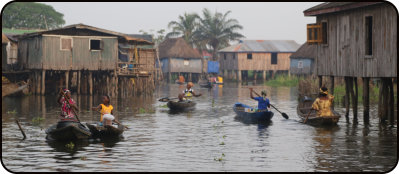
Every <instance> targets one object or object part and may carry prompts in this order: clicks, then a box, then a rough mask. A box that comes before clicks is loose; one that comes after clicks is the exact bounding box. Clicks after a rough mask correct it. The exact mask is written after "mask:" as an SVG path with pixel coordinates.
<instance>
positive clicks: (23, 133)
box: [15, 120, 26, 140]
mask: <svg viewBox="0 0 399 174" xmlns="http://www.w3.org/2000/svg"><path fill="white" fill-rule="evenodd" d="M15 122H16V123H17V125H18V127H19V130H20V131H21V133H22V135H23V136H24V138H23V140H24V139H25V138H26V134H25V132H24V130H23V129H22V127H21V125H20V124H19V121H18V120H15Z"/></svg>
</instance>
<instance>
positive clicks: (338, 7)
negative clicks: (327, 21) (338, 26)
mask: <svg viewBox="0 0 399 174" xmlns="http://www.w3.org/2000/svg"><path fill="white" fill-rule="evenodd" d="M380 3H384V2H382V1H381V2H325V3H321V4H319V5H316V6H314V7H311V8H309V9H307V10H305V11H303V13H304V14H305V16H317V15H321V14H326V13H333V12H339V11H343V10H349V9H354V8H359V7H365V6H369V5H374V4H380Z"/></svg>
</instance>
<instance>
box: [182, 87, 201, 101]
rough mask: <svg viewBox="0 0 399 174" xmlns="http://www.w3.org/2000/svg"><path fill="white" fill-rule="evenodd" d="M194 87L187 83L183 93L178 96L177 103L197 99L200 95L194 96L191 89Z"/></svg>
mask: <svg viewBox="0 0 399 174" xmlns="http://www.w3.org/2000/svg"><path fill="white" fill-rule="evenodd" d="M193 86H194V84H193V83H192V82H188V83H187V88H186V89H185V90H184V91H183V93H181V94H179V101H183V100H191V99H192V97H193V96H194V97H199V96H201V95H202V94H198V95H197V94H195V92H194V90H193V89H192V87H193Z"/></svg>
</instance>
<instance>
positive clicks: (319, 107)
mask: <svg viewBox="0 0 399 174" xmlns="http://www.w3.org/2000/svg"><path fill="white" fill-rule="evenodd" d="M333 100H334V96H332V95H330V94H328V89H327V88H326V87H324V86H323V87H321V88H320V92H319V97H317V98H316V100H315V101H314V102H313V104H312V109H314V110H316V111H317V115H318V116H321V117H322V116H333V113H332V111H331V106H332V103H333Z"/></svg>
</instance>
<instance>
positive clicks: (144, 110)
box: [139, 108, 155, 114]
mask: <svg viewBox="0 0 399 174" xmlns="http://www.w3.org/2000/svg"><path fill="white" fill-rule="evenodd" d="M139 113H140V114H145V113H150V114H152V113H155V109H151V108H148V109H145V108H139Z"/></svg>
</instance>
